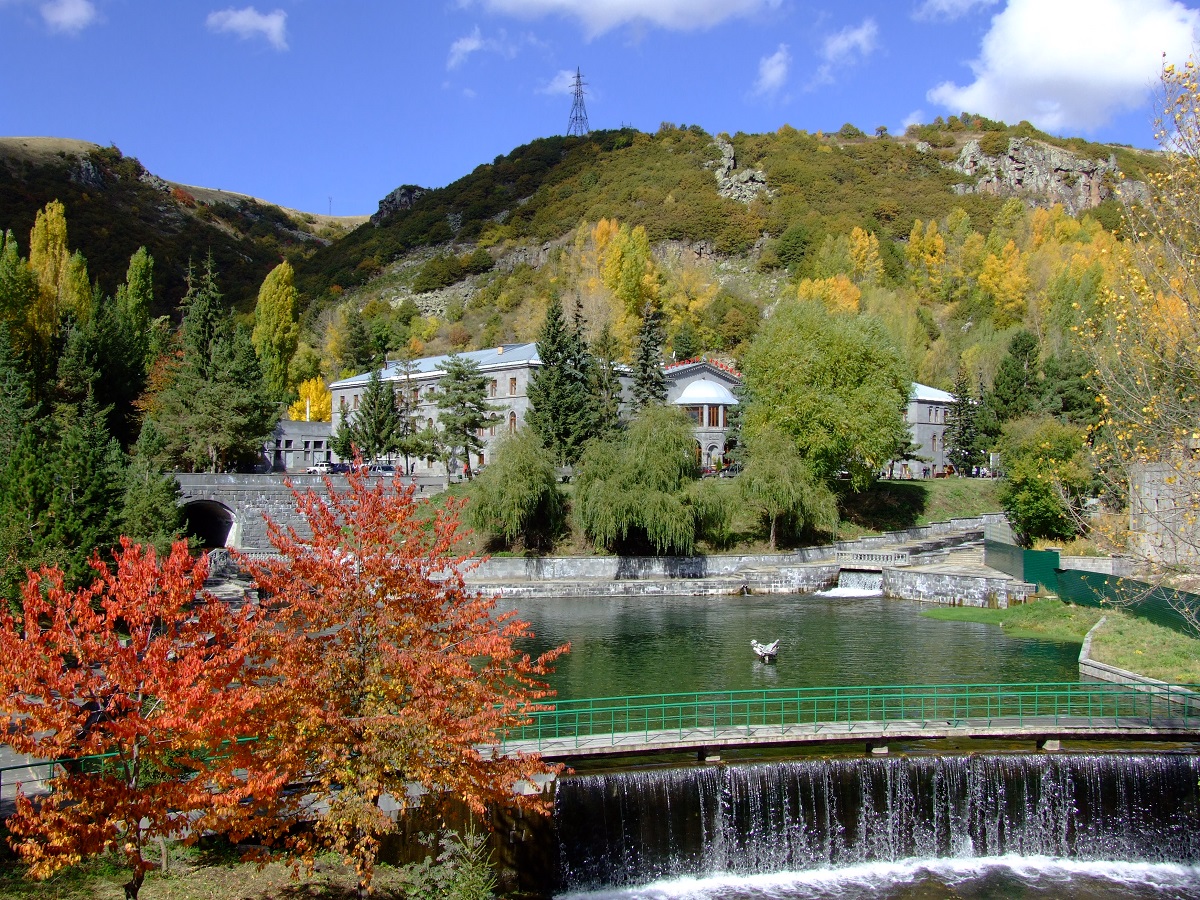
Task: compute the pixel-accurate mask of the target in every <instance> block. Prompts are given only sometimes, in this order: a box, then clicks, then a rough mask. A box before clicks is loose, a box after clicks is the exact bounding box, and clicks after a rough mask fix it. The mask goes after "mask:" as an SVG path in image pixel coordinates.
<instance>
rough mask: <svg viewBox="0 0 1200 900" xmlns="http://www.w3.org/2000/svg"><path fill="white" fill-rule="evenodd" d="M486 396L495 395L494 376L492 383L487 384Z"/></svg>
mask: <svg viewBox="0 0 1200 900" xmlns="http://www.w3.org/2000/svg"><path fill="white" fill-rule="evenodd" d="M488 396H489V397H495V396H496V379H495V378H493V379H492V383H491V384H489V385H488Z"/></svg>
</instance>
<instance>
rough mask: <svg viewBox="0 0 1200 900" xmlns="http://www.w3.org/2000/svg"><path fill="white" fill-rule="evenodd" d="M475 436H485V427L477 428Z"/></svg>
mask: <svg viewBox="0 0 1200 900" xmlns="http://www.w3.org/2000/svg"><path fill="white" fill-rule="evenodd" d="M475 437H477V438H480V439H482V438H483V429H482V428H476V429H475Z"/></svg>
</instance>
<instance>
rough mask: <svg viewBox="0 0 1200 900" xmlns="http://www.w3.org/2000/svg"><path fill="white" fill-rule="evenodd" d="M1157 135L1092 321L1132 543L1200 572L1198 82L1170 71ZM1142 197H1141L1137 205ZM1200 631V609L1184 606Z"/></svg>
mask: <svg viewBox="0 0 1200 900" xmlns="http://www.w3.org/2000/svg"><path fill="white" fill-rule="evenodd" d="M1158 109H1159V118H1158V121H1157V123H1156V125H1157V134H1158V138H1159V140H1160V142H1161V144H1162V146H1163V148H1164V150H1165V152H1166V163H1167V165H1166V171H1165V172H1163V173H1160V174H1151V175H1149V176H1148V179H1147V180H1148V184H1149V196H1146V197H1140V198H1139V197H1136V196H1134V195H1133V192H1132V191H1129V196H1127V197H1126V200H1127V203H1126V216H1127V223H1128V228H1127V231H1128V235H1129V236H1128V239H1127V240H1125V241H1124V242H1122V243H1121V244H1118V245H1116V247H1115V248H1114V250H1113V252H1114V254H1115V255H1116V256H1117V262H1118V264H1117V265H1116V266H1114V267H1113V269H1112V272H1113V279H1112V283H1111V287H1110V288H1109V289H1108V290H1106V291H1105V292H1104V293H1103V296H1102V299H1101V302H1100V307H1099V310H1098V311H1097V313H1096V315H1095V316H1093V317H1091V318H1090V319H1089V320H1088V321H1087V322H1086V324H1085V326H1084V332H1085V337H1086V339H1087V340H1088V341H1089V344H1090V347H1091V349H1092V353H1093V362H1094V365H1095V372H1094V375H1093V377H1094V380H1095V384H1096V387H1097V389H1098V393H1099V396H1100V401H1101V403H1102V405H1103V410H1104V418H1103V420H1102V423H1101V426H1100V428H1099V430H1098V433H1097V435H1096V444H1097V448H1098V453H1099V469H1100V472H1101V474H1102V475H1103V476H1104V479H1105V481H1106V482H1107V484H1108V489H1109V502H1110V503H1111V504H1112V505H1114V506H1118V507H1123V506H1124V503H1125V501H1126V499H1128V503H1129V530H1130V533H1129V535H1128V542H1127V545H1126V546H1127V548H1128V549H1129V550H1130V551H1131V552H1133V553H1135V554H1137V555H1138V556H1140V557H1141V558H1142V559H1143V560H1145V561H1146V562H1148V563H1150V564H1152V565H1155V566H1158V567H1165V568H1168V569H1169V568H1170V567H1183V568H1187V569H1191V570H1194V569H1195V568H1196V566H1197V565H1200V121H1198V112H1200V80H1198V78H1197V69H1196V64H1195V61H1194V60H1189V61H1188V62H1187V63H1186V64H1185V65H1183V66H1179V67H1177V66H1174V65H1166V66H1165V67H1164V69H1163V73H1162V79H1161V93H1160V96H1159V105H1158ZM1135 200H1140V202H1133V201H1135ZM1180 611H1181V612H1183V613H1184V614H1185V615H1186V616H1188V617H1189V618H1190V620H1191V623H1192V625H1193V626H1196V627H1200V621H1198V618H1200V615H1198V612H1197V610H1195V609H1191V610H1190V611H1189V610H1188V609H1187V608H1186V607H1185V608H1183V609H1180Z"/></svg>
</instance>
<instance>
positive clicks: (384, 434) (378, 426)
mask: <svg viewBox="0 0 1200 900" xmlns="http://www.w3.org/2000/svg"><path fill="white" fill-rule="evenodd" d="M401 426H402V422H401V418H400V411H399V409H397V407H396V393H395V391H394V390H393V389H392V386H391V384H390V383H388V382H385V381H384V380H383V377H382V375H381V374H380V371H379V369H374V370H372V372H371V377H370V378H369V379H368V380H367V389H366V391H365V392H364V393H363V397H362V402H361V403H360V404H359V406H358V409H356V410H354V411H353V412H352V413H351V414H350V417H349V419H346V420H344V421H343V423H342V427H341V428H340V429H339V431H338V438H337V440H338V444H337V446H335V448H334V449H335V450H336V452H337V454H338V456H340V457H342V458H343V459H349V458H350V457H351V456H352V455H353V452H354V451H357V452H358V453H359V454H361V455H362V458H363V459H364V460H365V461H367V462H371V461H372V460H376V459H379V458H381V457H384V456H390V455H391V454H393V453H396V452H398V451H399V449H400V447H399V441H400V429H401Z"/></svg>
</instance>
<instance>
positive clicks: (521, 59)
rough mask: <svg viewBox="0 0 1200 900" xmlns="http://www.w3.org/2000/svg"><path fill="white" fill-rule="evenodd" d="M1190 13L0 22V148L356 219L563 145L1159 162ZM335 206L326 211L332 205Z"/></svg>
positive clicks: (674, 8)
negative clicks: (1026, 138)
mask: <svg viewBox="0 0 1200 900" xmlns="http://www.w3.org/2000/svg"><path fill="white" fill-rule="evenodd" d="M1198 7H1200V0H1188V2H1183V0H892V2H887V0H871V2H854V0H850V2H846V0H843V2H840V3H839V2H833V0H421V2H418V0H267V2H266V3H258V4H256V5H253V6H244V5H242V4H241V2H240V0H235V2H234V3H233V5H224V4H223V3H222V2H221V0H0V59H3V60H4V62H5V66H4V70H5V72H6V74H7V75H8V78H7V83H6V86H5V89H4V90H3V91H0V134H3V135H6V136H17V135H19V136H54V137H71V138H81V139H85V140H90V141H94V142H96V143H100V144H116V145H117V146H118V147H120V148H121V150H122V151H123V152H125V153H127V154H129V155H133V156H137V157H138V158H139V159H140V160H141V161H142V163H143V164H144V165H145V166H146V167H147V168H148V169H150V170H151V171H153V172H155V173H157V174H159V175H161V176H163V177H165V178H168V179H171V180H174V181H181V182H185V183H191V184H200V185H204V186H206V187H214V188H222V189H224V190H233V191H241V192H245V193H249V194H254V195H256V196H259V197H263V198H265V199H268V200H270V201H272V202H275V203H279V204H282V205H285V206H291V207H295V208H299V209H305V210H310V211H313V212H327V211H329V209H330V208H332V211H333V212H334V214H341V215H346V214H361V213H370V212H373V211H374V210H375V207H376V203H377V202H378V200H379V199H380V198H381V197H382V196H383V195H384V194H386V193H387V192H388V191H390V190H391V189H392V188H394V187H396V186H397V185H399V184H403V183H415V184H420V185H425V186H439V185H443V184H447V183H449V182H450V181H453V180H454V179H456V178H458V177H460V176H462V175H464V174H466V173H467V172H469V171H470V170H471V169H473V168H474V167H475V166H476V165H478V164H480V163H483V162H489V161H491V160H492V159H493V158H494V157H495V156H497V155H498V154H502V153H507V152H508V151H509V150H511V149H512V148H514V147H515V146H517V145H519V144H522V143H525V142H527V141H529V140H532V139H534V138H537V137H542V136H546V135H551V134H561V133H563V132H564V131H565V130H566V126H567V119H568V114H569V112H570V106H571V97H570V93H569V87H568V77H567V76H568V74H573V73H574V70H575V68H576V66H578V67H579V68H580V69H582V71H583V75H584V78H585V80H586V81H587V83H588V88H587V90H588V94H587V111H588V114H589V118H590V122H591V126H592V127H593V128H616V127H620V126H621V125H632V126H634V127H637V128H640V129H643V130H650V131H652V130H654V129H656V128H657V127H658V125H659V123H661V122H664V121H668V122H674V123H677V124H699V125H701V126H702V127H703V128H705V129H706V130H707V131H709V132H714V133H715V132H720V131H728V132H730V133H733V132H737V131H744V132H761V131H771V130H775V129H777V128H778V127H779V126H780V125H782V124H784V123H785V122H786V123H789V124H791V125H792V126H794V127H796V128H801V129H807V130H809V131H816V130H821V129H824V130H832V129H837V128H838V127H840V126H841V125H842V123H844V122H853V123H854V124H855V125H858V126H859V127H860V128H862V129H864V130H866V131H873V130H874V128H875V127H876V126H878V125H886V126H887V127H888V128H889V129H890V130H891V131H892V132H898V131H901V130H903V128H904V126H905V124H906V123H908V122H911V121H926V122H927V121H931V120H932V119H933V118H934V117H935V116H937V115H949V114H950V113H954V112H959V111H962V110H964V109H965V110H970V111H972V112H979V113H983V114H984V115H988V116H990V117H992V118H999V119H1004V120H1005V121H1008V122H1017V121H1020V120H1021V119H1028V120H1030V121H1032V122H1033V123H1034V124H1036V125H1039V126H1040V127H1042V128H1044V129H1046V130H1047V131H1051V132H1054V133H1058V134H1079V135H1084V136H1087V137H1090V138H1092V139H1095V140H1104V141H1117V142H1122V143H1129V144H1134V145H1137V146H1143V147H1146V146H1152V145H1153V135H1152V128H1151V124H1150V120H1151V103H1150V99H1151V96H1150V95H1151V88H1152V86H1153V84H1154V81H1155V77H1156V74H1157V72H1158V71H1159V67H1160V65H1161V61H1162V55H1163V53H1164V52H1165V53H1166V54H1167V55H1168V58H1169V59H1171V60H1174V61H1182V60H1184V59H1185V58H1186V57H1187V55H1188V53H1189V52H1190V51H1191V48H1192V46H1193V43H1194V40H1195V36H1196V34H1197V31H1200V12H1198V9H1197V8H1198ZM331 197H332V207H331V203H330V198H331Z"/></svg>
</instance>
